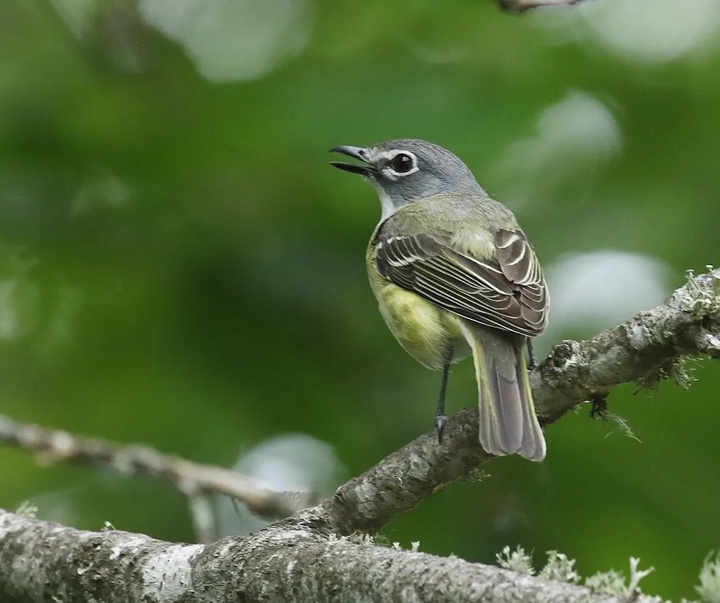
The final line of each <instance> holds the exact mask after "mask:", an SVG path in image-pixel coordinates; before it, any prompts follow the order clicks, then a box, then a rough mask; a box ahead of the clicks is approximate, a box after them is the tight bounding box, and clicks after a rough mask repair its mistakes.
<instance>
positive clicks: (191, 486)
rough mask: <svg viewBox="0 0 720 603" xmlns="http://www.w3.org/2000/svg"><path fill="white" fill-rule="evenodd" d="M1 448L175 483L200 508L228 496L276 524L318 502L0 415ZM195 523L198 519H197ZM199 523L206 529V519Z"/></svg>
mask: <svg viewBox="0 0 720 603" xmlns="http://www.w3.org/2000/svg"><path fill="white" fill-rule="evenodd" d="M0 444H5V445H8V446H16V447H19V448H23V449H25V450H29V451H32V452H35V453H36V454H37V456H38V459H39V461H41V462H45V463H54V462H57V461H66V462H72V463H77V464H80V465H90V466H95V467H103V468H107V469H111V470H113V471H115V472H117V473H121V474H122V475H147V476H151V477H159V478H162V479H165V480H167V481H169V482H170V483H171V484H173V485H174V486H175V487H176V488H177V489H178V490H180V492H182V493H183V494H184V495H185V496H187V497H188V499H189V500H190V502H191V503H192V502H195V503H196V506H197V499H198V497H203V496H205V495H207V494H211V493H217V494H225V495H227V496H230V497H232V498H234V499H237V500H240V501H242V502H243V503H244V504H245V505H247V507H248V509H249V510H250V511H252V512H253V513H255V514H257V515H260V516H262V517H267V518H271V519H278V518H282V517H287V516H288V515H291V514H292V513H294V512H295V511H298V510H299V509H302V508H305V507H307V506H310V505H312V504H314V503H315V502H316V501H315V497H316V495H315V494H314V493H312V492H300V493H298V492H292V493H288V492H276V491H273V490H269V489H268V488H265V487H263V486H261V485H259V484H258V483H257V482H255V481H254V480H252V479H250V478H248V477H246V476H244V475H241V474H240V473H237V472H235V471H232V470H230V469H224V468H222V467H216V466H212V465H202V464H200V463H193V462H190V461H187V460H185V459H182V458H179V457H176V456H169V455H166V454H162V453H160V452H158V451H156V450H153V449H152V448H150V447H148V446H140V445H126V446H123V445H119V444H114V443H111V442H107V441H105V440H101V439H97V438H84V437H80V436H77V435H73V434H70V433H68V432H66V431H57V430H51V429H46V428H44V427H40V426H39V425H33V424H27V423H21V422H19V421H15V420H13V419H11V418H9V417H7V416H5V415H1V414H0ZM191 508H193V505H192V504H191ZM194 521H195V522H196V523H198V521H200V520H199V519H198V518H194ZM200 523H201V525H203V526H207V522H206V521H204V520H203V521H201V522H200ZM205 535H206V536H207V532H205Z"/></svg>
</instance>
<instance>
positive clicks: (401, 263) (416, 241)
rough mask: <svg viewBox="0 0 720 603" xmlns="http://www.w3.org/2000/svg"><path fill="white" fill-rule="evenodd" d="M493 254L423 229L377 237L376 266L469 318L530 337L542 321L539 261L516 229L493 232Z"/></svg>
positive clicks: (545, 298)
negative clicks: (484, 254)
mask: <svg viewBox="0 0 720 603" xmlns="http://www.w3.org/2000/svg"><path fill="white" fill-rule="evenodd" d="M494 245H495V252H496V253H495V256H496V257H495V258H485V259H480V258H477V257H473V255H472V254H471V253H468V252H467V251H464V252H461V251H460V250H458V249H455V248H454V247H453V246H452V245H451V244H450V241H449V240H448V239H445V238H442V237H438V236H432V235H428V234H417V235H412V236H398V235H393V236H383V235H382V233H380V236H379V238H378V241H377V247H376V252H377V268H378V271H379V272H380V274H382V275H383V276H384V277H385V278H387V279H388V280H389V281H391V282H392V283H394V284H396V285H398V286H399V287H402V288H403V289H407V290H408V291H413V292H414V293H417V294H418V295H420V296H421V297H424V298H425V299H427V300H428V301H431V302H433V303H434V304H437V305H438V306H440V307H441V308H444V309H446V310H449V311H450V312H453V313H455V314H457V315H458V316H462V317H463V318H465V319H467V320H470V321H472V322H475V323H478V324H481V325H484V326H487V327H493V328H496V329H500V330H503V331H511V332H513V333H517V334H518V335H525V336H527V337H533V336H535V335H538V334H540V333H541V332H542V331H543V330H544V328H545V325H546V324H547V310H548V295H547V287H546V285H545V279H544V278H543V274H542V270H541V268H540V264H539V263H538V261H537V258H536V257H535V253H534V252H533V250H532V247H531V246H530V244H529V243H528V242H527V239H526V238H525V235H524V234H523V233H522V232H521V231H508V230H501V231H498V232H497V233H496V234H495V238H494Z"/></svg>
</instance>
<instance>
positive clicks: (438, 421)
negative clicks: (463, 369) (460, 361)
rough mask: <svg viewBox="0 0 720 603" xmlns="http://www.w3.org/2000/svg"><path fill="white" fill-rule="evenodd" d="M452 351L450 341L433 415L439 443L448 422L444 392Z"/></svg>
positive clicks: (446, 350) (452, 346)
mask: <svg viewBox="0 0 720 603" xmlns="http://www.w3.org/2000/svg"><path fill="white" fill-rule="evenodd" d="M454 351H455V346H454V345H453V344H452V343H448V344H447V347H446V348H445V355H444V357H443V375H442V383H441V384H440V397H439V398H438V405H437V414H436V415H435V430H436V431H437V436H438V442H439V443H442V435H443V431H444V430H445V425H446V423H447V422H448V418H447V415H446V414H445V392H446V391H447V384H448V375H449V374H450V362H451V361H452V357H453V353H454Z"/></svg>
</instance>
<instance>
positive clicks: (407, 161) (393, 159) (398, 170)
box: [383, 150, 420, 180]
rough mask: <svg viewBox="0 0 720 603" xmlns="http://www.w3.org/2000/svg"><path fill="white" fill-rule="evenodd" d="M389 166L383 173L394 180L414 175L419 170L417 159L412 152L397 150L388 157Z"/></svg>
mask: <svg viewBox="0 0 720 603" xmlns="http://www.w3.org/2000/svg"><path fill="white" fill-rule="evenodd" d="M387 158H388V165H387V167H386V168H384V169H383V172H385V173H386V175H387V176H388V177H389V178H391V179H392V180H397V179H398V178H403V177H405V176H409V175H410V174H414V173H415V172H417V171H418V170H419V169H420V168H418V164H417V157H416V156H415V154H414V153H411V152H410V151H402V150H395V151H391V152H390V153H388V155H387Z"/></svg>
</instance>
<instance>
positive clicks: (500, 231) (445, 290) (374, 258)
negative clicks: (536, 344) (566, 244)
mask: <svg viewBox="0 0 720 603" xmlns="http://www.w3.org/2000/svg"><path fill="white" fill-rule="evenodd" d="M331 152H333V153H340V154H343V155H346V156H348V157H350V158H353V159H355V160H357V161H358V162H346V161H342V162H340V161H331V162H330V163H331V165H333V166H334V167H336V168H339V169H341V170H344V171H346V172H350V173H354V174H358V175H360V176H362V177H363V178H364V179H365V180H366V181H368V182H369V183H370V184H371V185H372V186H373V187H374V188H375V190H376V192H377V194H378V197H379V199H380V205H381V217H380V222H379V223H378V225H377V227H376V228H375V230H374V232H373V234H372V236H371V238H370V242H369V244H368V248H367V252H366V264H367V271H368V278H369V281H370V286H371V289H372V291H373V293H374V295H375V297H376V299H377V302H378V305H379V308H380V313H381V315H382V317H383V319H384V320H385V323H386V324H387V326H388V328H389V329H390V331H391V333H392V334H393V335H394V336H395V338H396V339H397V340H398V342H399V343H400V344H401V345H402V346H403V347H404V348H405V350H406V351H407V352H408V353H409V354H410V356H412V357H413V358H414V359H415V360H417V361H418V362H419V363H420V364H422V365H424V366H425V367H427V368H430V369H433V370H440V371H442V382H441V386H440V394H439V398H438V404H437V413H436V419H435V427H436V431H437V435H438V438H439V439H440V441H442V435H443V430H444V428H445V425H446V423H447V421H448V418H447V415H446V414H445V396H446V390H447V384H448V374H449V371H450V365H451V364H453V363H455V362H458V361H460V360H462V359H464V358H466V357H468V356H470V355H472V357H473V362H474V367H475V375H476V379H477V385H478V408H479V427H478V438H479V442H480V445H481V446H482V447H483V449H484V450H485V451H486V452H488V453H490V454H492V455H495V456H503V455H510V454H519V455H520V456H522V457H525V458H526V459H529V460H532V461H542V460H543V459H544V458H545V455H546V443H545V437H544V434H543V430H542V428H541V426H540V423H539V422H538V418H537V415H536V413H535V408H534V403H533V398H532V392H531V388H530V381H529V376H528V362H527V360H526V358H525V354H524V348H525V347H526V346H527V348H528V352H529V356H530V366H531V368H534V367H535V366H536V364H537V362H536V360H535V357H534V354H533V352H532V346H531V338H533V337H535V336H537V335H540V334H541V333H542V332H543V331H544V330H545V327H546V326H547V321H548V310H549V305H550V297H549V293H548V289H547V285H546V283H545V278H544V276H543V271H542V268H541V266H540V263H539V261H538V259H537V256H536V255H535V252H534V250H533V248H532V246H531V245H530V243H529V241H528V239H527V237H526V235H525V233H524V232H523V231H522V230H521V228H520V226H519V225H518V222H517V220H516V218H515V215H514V214H513V213H512V211H511V210H510V209H509V208H507V207H506V206H505V205H503V204H502V203H500V202H498V201H495V200H494V199H492V198H491V197H490V196H489V195H488V193H487V192H486V191H485V190H484V189H483V188H482V186H480V184H479V183H478V182H477V180H476V179H475V176H474V175H473V173H472V172H471V171H470V169H469V168H468V167H467V166H466V165H465V164H464V163H463V162H462V160H460V159H459V158H458V157H457V156H456V155H454V154H453V153H452V152H450V151H448V150H447V149H445V148H443V147H441V146H439V145H436V144H433V143H431V142H427V141H424V140H418V139H412V138H404V139H396V140H388V141H385V142H380V143H377V144H374V145H372V146H369V147H357V146H347V145H342V146H336V147H334V148H332V149H331Z"/></svg>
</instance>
